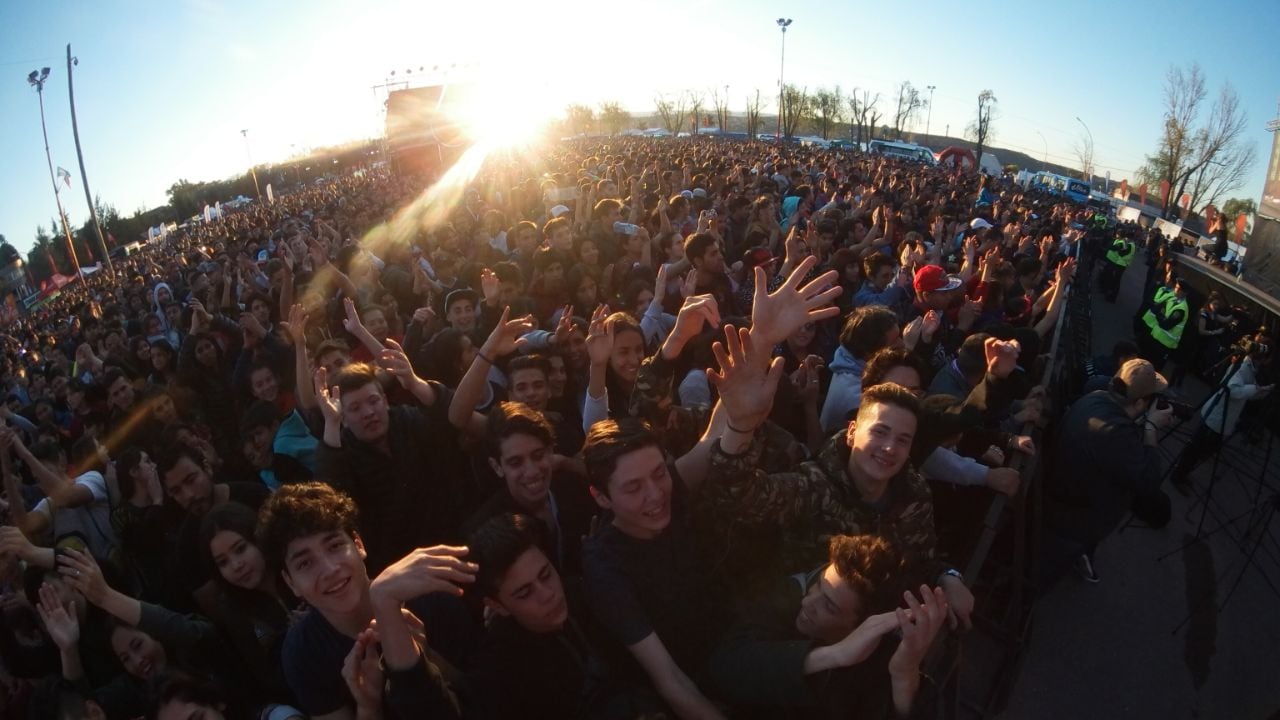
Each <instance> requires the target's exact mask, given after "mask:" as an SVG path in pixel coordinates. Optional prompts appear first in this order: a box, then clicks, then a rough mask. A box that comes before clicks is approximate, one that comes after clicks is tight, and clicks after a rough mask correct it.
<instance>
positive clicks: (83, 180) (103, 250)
mask: <svg viewBox="0 0 1280 720" xmlns="http://www.w3.org/2000/svg"><path fill="white" fill-rule="evenodd" d="M79 64H80V58H73V57H71V43H67V99H68V100H70V102H71V134H72V135H73V136H74V137H75V139H76V160H78V161H79V162H80V184H81V185H82V186H84V201H85V202H86V203H87V204H88V205H89V217H90V218H92V219H93V233H94V236H95V237H96V238H97V241H98V254H100V255H101V256H102V262H103V264H104V265H106V267H107V272H108V273H110V274H112V275H115V273H116V271H115V268H114V267H112V265H111V255H110V254H109V253H108V252H107V241H106V239H105V238H104V237H102V225H100V224H99V223H98V208H97V207H96V206H94V204H93V194H92V193H90V192H89V174H88V173H86V172H85V169H84V153H83V152H81V151H80V126H79V125H77V124H76V91H75V89H74V86H73V85H72V84H71V67H72V66H73V65H79Z"/></svg>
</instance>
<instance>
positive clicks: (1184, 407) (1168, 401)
mask: <svg viewBox="0 0 1280 720" xmlns="http://www.w3.org/2000/svg"><path fill="white" fill-rule="evenodd" d="M1169 407H1172V408H1173V416H1174V417H1176V418H1178V419H1179V420H1186V419H1187V418H1189V417H1191V415H1192V413H1194V412H1195V410H1196V409H1195V408H1194V407H1193V406H1191V405H1190V404H1188V403H1184V402H1179V401H1178V400H1174V399H1172V398H1170V397H1169V396H1167V395H1157V396H1156V408H1157V409H1160V410H1164V409H1166V408H1169Z"/></svg>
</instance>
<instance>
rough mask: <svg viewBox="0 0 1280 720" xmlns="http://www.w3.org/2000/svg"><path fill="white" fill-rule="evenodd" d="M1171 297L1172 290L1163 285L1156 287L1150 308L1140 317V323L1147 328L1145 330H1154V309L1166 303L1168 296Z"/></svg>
mask: <svg viewBox="0 0 1280 720" xmlns="http://www.w3.org/2000/svg"><path fill="white" fill-rule="evenodd" d="M1171 295H1173V290H1170V289H1169V288H1167V287H1165V286H1164V285H1160V286H1158V287H1156V294H1155V297H1154V298H1152V300H1151V308H1150V309H1148V310H1147V312H1146V314H1145V315H1143V316H1142V322H1143V324H1144V325H1146V326H1147V329H1149V330H1153V329H1155V327H1156V314H1155V309H1156V308H1157V307H1160V306H1161V305H1164V304H1165V302H1166V301H1168V299H1169V296H1171Z"/></svg>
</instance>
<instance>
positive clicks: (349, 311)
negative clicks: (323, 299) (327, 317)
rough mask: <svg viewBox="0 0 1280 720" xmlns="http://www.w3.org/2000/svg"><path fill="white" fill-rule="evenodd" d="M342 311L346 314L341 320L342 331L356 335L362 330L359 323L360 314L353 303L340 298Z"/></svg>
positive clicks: (345, 298)
mask: <svg viewBox="0 0 1280 720" xmlns="http://www.w3.org/2000/svg"><path fill="white" fill-rule="evenodd" d="M342 310H343V312H345V313H346V317H344V318H343V319H342V329H344V330H346V331H347V332H349V333H351V334H352V335H358V334H359V333H360V331H361V330H363V329H364V323H362V322H360V313H359V312H358V311H357V310H356V304H355V301H354V300H352V299H351V298H349V297H344V298H342Z"/></svg>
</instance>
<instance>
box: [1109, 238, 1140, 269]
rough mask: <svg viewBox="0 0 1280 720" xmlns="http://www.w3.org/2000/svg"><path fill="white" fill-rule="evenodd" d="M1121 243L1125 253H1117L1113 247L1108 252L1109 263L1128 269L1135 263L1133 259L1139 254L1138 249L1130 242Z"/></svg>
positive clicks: (1122, 241) (1123, 241)
mask: <svg viewBox="0 0 1280 720" xmlns="http://www.w3.org/2000/svg"><path fill="white" fill-rule="evenodd" d="M1121 243H1122V244H1123V245H1124V250H1123V252H1116V249H1115V246H1112V247H1111V249H1110V250H1107V261H1108V262H1110V263H1111V264H1113V265H1119V266H1120V267H1122V268H1127V267H1129V264H1130V263H1132V262H1133V257H1134V255H1136V254H1137V252H1138V248H1137V246H1135V245H1134V244H1133V243H1132V242H1131V241H1129V240H1121Z"/></svg>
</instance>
